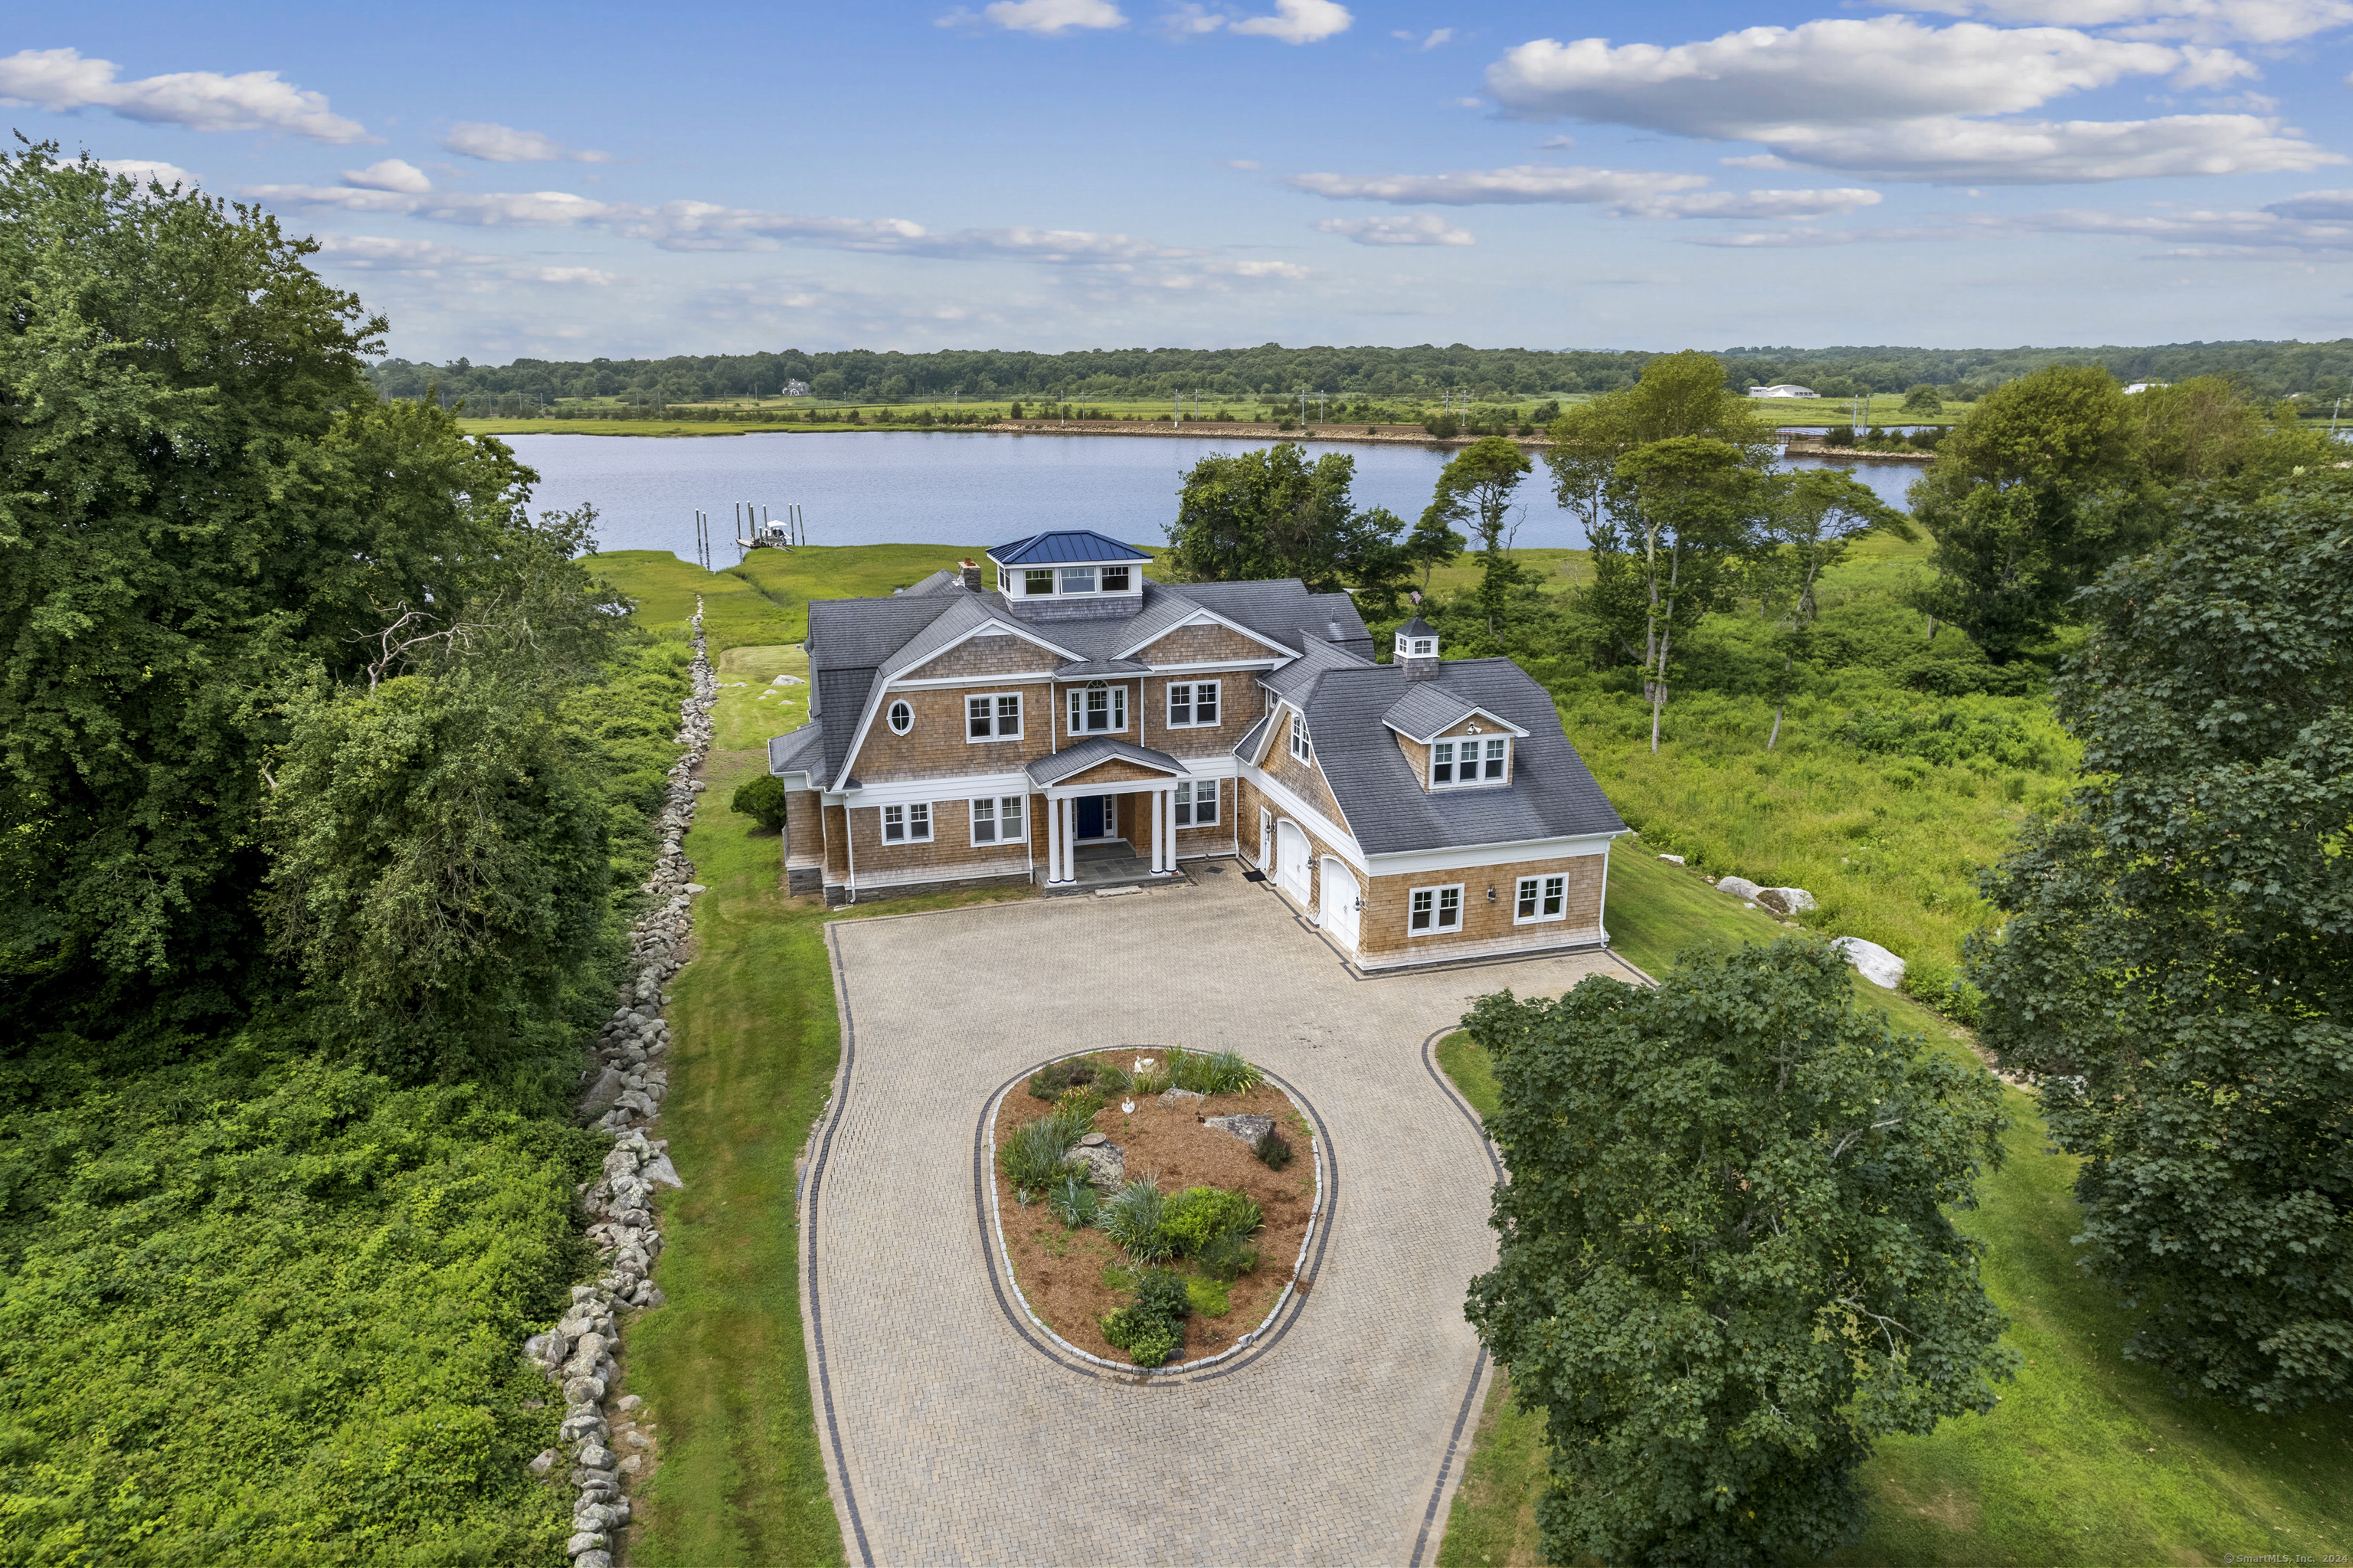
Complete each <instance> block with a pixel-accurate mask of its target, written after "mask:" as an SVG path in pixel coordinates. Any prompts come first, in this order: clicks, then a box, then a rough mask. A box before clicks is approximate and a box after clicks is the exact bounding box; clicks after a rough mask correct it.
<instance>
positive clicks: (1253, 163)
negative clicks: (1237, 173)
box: [1226, 158, 1266, 170]
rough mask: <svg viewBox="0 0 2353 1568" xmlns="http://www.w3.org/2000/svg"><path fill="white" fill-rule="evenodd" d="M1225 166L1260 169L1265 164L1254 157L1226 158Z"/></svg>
mask: <svg viewBox="0 0 2353 1568" xmlns="http://www.w3.org/2000/svg"><path fill="white" fill-rule="evenodd" d="M1226 167H1228V168H1229V169H1244V170H1248V169H1262V168H1264V167H1266V165H1265V164H1261V163H1260V162H1259V161H1258V160H1257V159H1256V158H1228V159H1227V160H1226Z"/></svg>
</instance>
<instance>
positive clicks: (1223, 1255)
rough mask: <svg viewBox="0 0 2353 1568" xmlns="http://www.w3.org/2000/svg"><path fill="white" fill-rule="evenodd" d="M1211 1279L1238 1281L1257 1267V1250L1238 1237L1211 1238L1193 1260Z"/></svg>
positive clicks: (1222, 1236) (1221, 1236)
mask: <svg viewBox="0 0 2353 1568" xmlns="http://www.w3.org/2000/svg"><path fill="white" fill-rule="evenodd" d="M1193 1263H1194V1266H1196V1267H1197V1268H1198V1269H1199V1270H1200V1271H1201V1272H1202V1273H1203V1274H1206V1275H1208V1277H1210V1278H1212V1279H1226V1280H1232V1279H1240V1277H1242V1276H1243V1275H1245V1274H1248V1273H1250V1271H1251V1270H1252V1269H1254V1268H1256V1267H1257V1266H1258V1248H1256V1247H1254V1246H1252V1245H1250V1243H1249V1242H1247V1241H1245V1240H1243V1239H1242V1238H1241V1237H1240V1236H1238V1235H1215V1236H1211V1237H1210V1238H1209V1239H1208V1242H1207V1244H1205V1245H1203V1246H1202V1248H1201V1250H1200V1252H1199V1253H1198V1255H1196V1256H1195V1257H1194V1259H1193Z"/></svg>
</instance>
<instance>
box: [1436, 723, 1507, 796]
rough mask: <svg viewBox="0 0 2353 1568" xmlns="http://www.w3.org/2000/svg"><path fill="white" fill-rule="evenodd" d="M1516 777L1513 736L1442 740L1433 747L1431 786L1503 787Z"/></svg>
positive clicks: (1445, 787) (1447, 787) (1444, 787)
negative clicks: (1474, 785) (1489, 785)
mask: <svg viewBox="0 0 2353 1568" xmlns="http://www.w3.org/2000/svg"><path fill="white" fill-rule="evenodd" d="M1511 775H1512V741H1511V737H1510V736H1490V737H1488V738H1486V739H1483V740H1482V739H1477V738H1469V739H1461V740H1440V741H1434V742H1432V743H1431V745H1430V788H1431V789H1461V787H1462V786H1464V785H1466V784H1503V783H1507V782H1509V781H1510V779H1511Z"/></svg>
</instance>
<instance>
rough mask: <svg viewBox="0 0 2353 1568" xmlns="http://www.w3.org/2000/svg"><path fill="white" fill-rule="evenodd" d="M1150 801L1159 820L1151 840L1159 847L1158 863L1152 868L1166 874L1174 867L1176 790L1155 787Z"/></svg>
mask: <svg viewBox="0 0 2353 1568" xmlns="http://www.w3.org/2000/svg"><path fill="white" fill-rule="evenodd" d="M1152 803H1153V805H1154V806H1155V807H1156V808H1157V809H1158V810H1159V814H1160V821H1159V824H1158V827H1157V830H1156V831H1155V832H1154V833H1153V835H1152V841H1153V842H1154V843H1155V844H1157V845H1158V846H1159V849H1160V863H1159V864H1158V865H1156V866H1155V867H1153V869H1154V870H1155V871H1157V872H1158V873H1160V874H1161V875H1163V876H1166V875H1167V874H1169V873H1170V872H1172V871H1175V870H1176V790H1174V789H1155V790H1154V791H1153V792H1152Z"/></svg>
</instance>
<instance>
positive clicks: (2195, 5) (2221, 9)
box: [1914, 0, 2353, 44]
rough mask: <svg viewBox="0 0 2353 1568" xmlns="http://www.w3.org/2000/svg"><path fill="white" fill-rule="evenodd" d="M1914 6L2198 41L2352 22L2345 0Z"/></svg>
mask: <svg viewBox="0 0 2353 1568" xmlns="http://www.w3.org/2000/svg"><path fill="white" fill-rule="evenodd" d="M1914 8H1915V9H1918V10H1922V11H1938V12H1943V13H1944V14H1946V15H1947V16H1983V17H1986V18H1987V19H1989V20H1990V21H1995V22H2004V23H2009V24H2011V25H2013V26H2015V25H2018V24H2021V23H2043V24H2049V25H2051V26H2061V27H2105V28H2110V29H2113V30H2115V31H2116V32H2117V33H2118V34H2119V35H2120V36H2122V37H2143V38H2191V39H2195V40H2198V41H2200V42H2203V43H2249V44H2284V43H2292V42H2294V41H2295V40H2296V39H2298V38H2308V37H2312V36H2313V35H2314V34H2316V33H2325V32H2327V31H2328V30H2330V29H2331V28H2335V27H2342V26H2347V25H2348V23H2353V4H2348V0H1917V4H1916V5H1915V7H1914Z"/></svg>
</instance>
